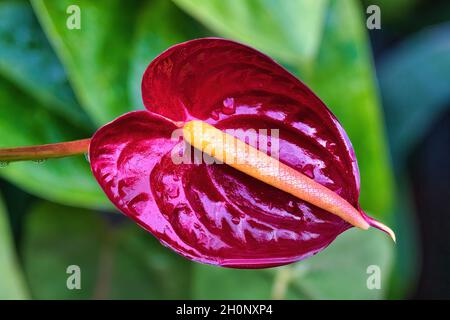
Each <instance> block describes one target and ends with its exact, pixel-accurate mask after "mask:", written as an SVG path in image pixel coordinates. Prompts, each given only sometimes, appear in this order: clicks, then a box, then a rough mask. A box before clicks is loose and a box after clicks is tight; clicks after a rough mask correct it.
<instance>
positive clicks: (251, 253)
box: [89, 38, 359, 268]
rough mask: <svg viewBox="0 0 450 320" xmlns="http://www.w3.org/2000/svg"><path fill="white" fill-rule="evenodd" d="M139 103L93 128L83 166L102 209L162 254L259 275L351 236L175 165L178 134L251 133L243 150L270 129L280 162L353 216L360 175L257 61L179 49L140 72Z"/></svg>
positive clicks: (204, 45)
mask: <svg viewBox="0 0 450 320" xmlns="http://www.w3.org/2000/svg"><path fill="white" fill-rule="evenodd" d="M142 96H143V101H144V105H145V106H146V108H147V111H136V112H130V113H128V114H125V115H123V116H122V117H120V118H118V119H116V120H114V121H113V122H111V123H109V124H107V125H105V126H104V127H102V128H100V129H99V130H98V131H97V132H96V134H95V135H94V137H93V138H92V142H91V145H90V150H89V157H90V162H91V167H92V171H93V173H94V175H95V177H96V179H97V180H98V182H99V184H100V185H101V187H102V188H103V190H104V191H105V193H106V194H107V196H108V197H109V198H110V200H111V201H112V202H113V203H114V204H115V205H116V206H117V208H119V209H120V210H121V211H122V212H123V213H125V214H126V215H127V216H129V217H131V218H132V219H134V220H135V221H136V222H137V223H139V224H140V225H141V226H142V227H144V228H145V229H146V230H148V231H150V232H151V233H152V234H153V235H154V236H155V237H157V238H158V239H159V240H160V241H161V242H162V243H163V244H164V245H166V246H168V247H170V248H171V249H173V250H175V251H176V252H178V253H180V254H181V255H183V256H185V257H187V258H189V259H192V260H195V261H199V262H204V263H210V264H215V265H221V266H226V267H238V268H264V267H272V266H278V265H283V264H287V263H291V262H295V261H298V260H301V259H304V258H306V257H309V256H311V255H313V254H315V253H317V252H319V251H321V250H323V249H324V248H325V247H326V246H328V245H329V244H330V243H331V242H332V241H333V240H334V239H335V238H336V236H338V235H339V234H340V233H341V232H343V231H345V230H347V229H348V228H350V227H351V225H349V224H348V223H347V222H345V221H343V220H342V219H341V218H339V217H337V216H335V215H333V214H330V213H328V212H326V211H324V210H322V209H319V208H317V207H315V206H313V205H311V204H309V203H306V202H304V201H302V200H300V199H297V198H295V197H293V196H291V195H289V194H287V193H285V192H282V191H280V190H278V189H275V188H273V187H271V186H269V185H267V184H264V183H263V182H260V181H258V180H255V179H253V178H251V177H249V176H247V175H245V174H244V173H242V172H239V171H237V170H235V169H233V168H231V167H229V166H227V165H225V164H212V165H207V164H174V163H173V161H172V158H171V153H172V150H173V149H174V148H175V150H182V146H183V141H182V139H179V140H173V139H171V136H172V133H173V131H174V130H175V129H177V126H179V125H180V122H184V121H188V120H193V119H198V120H202V121H205V122H207V123H209V124H211V125H213V126H215V127H217V128H218V129H221V130H226V129H244V130H247V129H254V130H255V131H252V132H253V134H254V135H256V136H255V139H250V140H249V143H250V144H252V141H257V138H258V134H259V132H258V129H278V130H279V141H278V142H279V148H280V149H279V160H280V161H281V162H283V163H285V164H287V165H289V166H291V167H293V168H295V169H296V170H298V171H300V172H303V173H304V174H306V175H308V176H310V177H311V178H313V179H314V180H315V181H317V182H319V183H321V184H322V185H324V186H326V187H328V188H329V189H331V190H334V191H335V192H337V193H338V194H339V195H340V196H341V197H343V198H344V199H346V200H347V201H348V202H350V203H351V204H352V205H353V206H354V207H355V208H357V209H359V204H358V197H359V173H358V166H357V163H356V159H355V156H354V151H353V148H352V146H351V144H350V142H349V140H348V138H347V136H346V134H345V132H344V130H343V129H342V127H341V126H340V124H339V123H338V121H337V120H336V118H335V117H334V116H333V114H332V113H331V112H330V110H329V109H328V108H327V107H326V106H325V105H324V103H323V102H322V101H320V99H319V98H318V97H317V96H316V95H314V93H313V92H312V91H311V90H310V89H309V88H308V87H306V86H305V85H304V84H303V83H302V82H300V81H299V80H298V79H297V78H295V77H294V76H293V75H291V74H290V73H289V72H288V71H286V70H285V69H284V68H282V67H281V66H280V65H278V64H277V63H276V62H274V61H273V60H272V59H270V58H269V57H267V56H266V55H264V54H262V53H260V52H258V51H256V50H255V49H252V48H250V47H247V46H245V45H242V44H239V43H236V42H233V41H229V40H224V39H214V38H208V39H198V40H193V41H189V42H185V43H182V44H179V45H176V46H173V47H171V48H170V49H168V50H167V51H165V52H163V53H162V54H161V55H160V56H158V57H157V58H156V59H155V60H154V61H153V62H152V63H151V64H150V65H149V67H148V68H147V70H146V71H145V74H144V77H143V80H142ZM247 132H248V131H247ZM269 133H270V130H269ZM254 146H255V147H257V146H256V145H254Z"/></svg>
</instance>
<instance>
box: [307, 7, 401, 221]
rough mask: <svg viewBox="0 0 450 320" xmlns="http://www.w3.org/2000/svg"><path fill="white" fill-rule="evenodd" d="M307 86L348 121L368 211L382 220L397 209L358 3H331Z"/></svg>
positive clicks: (345, 125)
mask: <svg viewBox="0 0 450 320" xmlns="http://www.w3.org/2000/svg"><path fill="white" fill-rule="evenodd" d="M300 73H301V74H305V75H306V79H305V81H306V83H307V84H308V85H310V86H311V88H312V89H313V90H314V92H316V93H317V95H318V96H319V97H320V98H321V99H322V100H323V101H324V102H325V103H326V105H327V106H328V107H329V108H330V109H331V110H332V111H333V113H334V114H335V115H336V117H337V118H338V119H339V121H340V122H341V123H342V125H343V127H344V128H345V131H346V132H347V134H348V135H349V137H350V140H351V141H352V144H353V147H354V148H355V152H356V157H357V159H358V164H359V169H360V172H361V197H360V201H361V204H362V207H363V208H364V209H365V210H367V211H369V212H370V214H372V215H374V216H376V217H378V218H382V219H385V218H388V217H389V215H390V214H391V213H392V209H393V194H394V190H393V180H392V173H391V167H390V162H389V159H388V148H387V145H386V141H385V140H386V139H385V133H384V127H383V117H382V114H381V108H380V103H379V99H378V93H377V87H376V83H375V78H374V70H373V65H372V58H371V55H370V48H369V45H368V38H367V32H366V25H365V21H364V20H363V10H362V9H361V8H360V6H359V5H358V4H357V2H356V1H354V0H350V1H338V0H333V1H331V2H330V7H329V10H328V14H327V18H326V24H325V30H324V35H323V39H322V43H321V45H320V49H319V53H318V56H317V59H316V61H315V67H314V69H313V70H312V71H311V70H304V69H300Z"/></svg>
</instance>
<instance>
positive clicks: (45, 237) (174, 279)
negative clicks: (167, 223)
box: [23, 203, 190, 299]
mask: <svg viewBox="0 0 450 320" xmlns="http://www.w3.org/2000/svg"><path fill="white" fill-rule="evenodd" d="M117 218H120V217H112V216H110V215H105V216H100V215H99V214H98V213H95V212H92V211H87V210H82V209H76V208H69V207H63V206H57V205H54V204H50V203H41V204H39V205H38V206H37V207H35V208H34V209H33V210H32V211H31V212H30V214H29V216H28V221H27V225H26V230H25V231H26V232H25V234H26V238H25V241H24V248H23V250H24V259H25V269H26V273H27V277H28V281H29V283H30V288H31V290H32V294H33V296H34V297H35V298H37V299H90V298H97V299H181V298H187V297H188V295H189V290H188V289H189V284H190V280H189V279H190V278H189V275H190V265H189V262H188V261H187V260H185V259H183V258H181V257H179V256H177V255H176V254H175V253H173V252H171V251H169V250H168V249H167V248H165V247H163V246H162V245H161V244H159V242H158V241H157V240H155V239H154V238H153V236H152V235H151V234H149V233H147V232H145V231H144V230H143V229H141V228H140V227H138V226H137V225H135V224H133V223H131V222H128V221H122V220H121V219H119V221H115V220H117ZM111 219H112V220H111ZM71 265H76V266H79V267H80V274H81V278H80V280H81V281H80V284H81V289H80V290H76V289H75V290H69V289H68V288H67V279H68V277H69V276H71V274H67V268H68V267H69V266H71Z"/></svg>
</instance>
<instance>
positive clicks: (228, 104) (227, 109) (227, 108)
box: [222, 98, 236, 115]
mask: <svg viewBox="0 0 450 320" xmlns="http://www.w3.org/2000/svg"><path fill="white" fill-rule="evenodd" d="M235 112H236V105H235V104H234V98H226V99H225V100H223V107H222V113H223V114H226V115H231V114H234V113H235Z"/></svg>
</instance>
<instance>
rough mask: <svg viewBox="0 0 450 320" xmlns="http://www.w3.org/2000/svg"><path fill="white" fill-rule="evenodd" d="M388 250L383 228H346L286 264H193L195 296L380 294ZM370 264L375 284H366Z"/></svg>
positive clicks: (384, 282)
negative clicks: (315, 251)
mask: <svg viewBox="0 0 450 320" xmlns="http://www.w3.org/2000/svg"><path fill="white" fill-rule="evenodd" d="M392 253H393V247H392V241H390V239H389V238H387V237H386V235H384V234H383V233H381V232H377V231H375V230H371V231H362V230H357V229H351V230H349V231H346V232H345V233H343V234H342V235H340V236H339V237H338V238H337V239H336V240H335V241H334V242H333V243H332V244H331V245H330V246H329V247H328V248H327V249H326V251H324V252H321V253H319V254H318V255H317V256H314V257H312V258H309V259H307V260H304V261H301V262H298V263H296V264H293V265H289V266H284V267H279V268H273V269H266V270H235V269H223V268H218V267H212V266H202V265H196V266H195V273H194V275H195V276H194V298H198V299H269V298H276V299H381V298H383V297H384V296H385V294H386V290H387V289H388V280H389V277H390V272H391V264H392V256H393V255H392ZM371 266H375V268H379V269H378V270H379V271H380V276H381V277H380V289H376V288H374V289H369V288H368V286H367V282H368V279H369V282H370V278H369V277H370V276H372V275H373V271H372V269H371ZM372 268H373V267H372ZM376 272H378V271H376ZM211 283H214V286H211ZM243 288H244V289H243Z"/></svg>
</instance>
